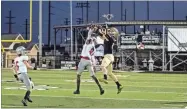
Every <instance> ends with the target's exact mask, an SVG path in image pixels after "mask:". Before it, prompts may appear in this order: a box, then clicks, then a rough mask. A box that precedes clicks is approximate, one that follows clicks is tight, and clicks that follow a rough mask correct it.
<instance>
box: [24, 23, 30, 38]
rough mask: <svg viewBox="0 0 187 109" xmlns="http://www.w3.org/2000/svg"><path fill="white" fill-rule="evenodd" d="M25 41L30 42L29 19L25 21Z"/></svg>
mask: <svg viewBox="0 0 187 109" xmlns="http://www.w3.org/2000/svg"><path fill="white" fill-rule="evenodd" d="M23 25H25V39H26V40H28V36H27V35H28V26H29V23H28V19H26V20H25V24H23Z"/></svg>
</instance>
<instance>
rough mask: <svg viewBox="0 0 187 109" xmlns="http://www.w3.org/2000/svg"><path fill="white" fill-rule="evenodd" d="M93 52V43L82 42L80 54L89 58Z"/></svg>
mask: <svg viewBox="0 0 187 109" xmlns="http://www.w3.org/2000/svg"><path fill="white" fill-rule="evenodd" d="M94 52H95V47H94V44H84V45H83V49H82V53H81V56H83V57H88V58H89V59H91V58H92V56H94Z"/></svg>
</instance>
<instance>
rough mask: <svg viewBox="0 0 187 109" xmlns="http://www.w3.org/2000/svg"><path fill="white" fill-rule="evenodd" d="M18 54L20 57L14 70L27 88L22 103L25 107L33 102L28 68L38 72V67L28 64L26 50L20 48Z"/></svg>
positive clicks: (17, 58) (16, 60)
mask: <svg viewBox="0 0 187 109" xmlns="http://www.w3.org/2000/svg"><path fill="white" fill-rule="evenodd" d="M16 53H17V55H18V57H16V59H15V65H14V67H13V69H14V70H15V74H17V79H18V80H22V81H23V83H24V84H25V86H26V88H27V92H26V93H25V96H24V99H23V100H22V101H21V102H22V103H23V105H24V106H27V101H29V102H32V100H31V98H30V93H31V81H30V79H29V76H28V74H27V68H29V69H33V70H37V69H36V67H32V66H31V65H29V63H28V56H27V55H26V52H25V48H24V47H23V46H20V47H18V48H17V49H16Z"/></svg>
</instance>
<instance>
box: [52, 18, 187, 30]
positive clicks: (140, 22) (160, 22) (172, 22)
mask: <svg viewBox="0 0 187 109" xmlns="http://www.w3.org/2000/svg"><path fill="white" fill-rule="evenodd" d="M94 24H96V25H106V24H108V25H110V26H123V25H124V26H126V25H129V26H131V25H180V26H181V25H183V26H184V25H187V21H186V20H134V21H117V22H115V21H113V22H112V21H111V22H103V23H94ZM90 25H92V24H80V25H72V28H78V27H87V26H90ZM59 28H71V25H62V26H61V25H60V26H54V27H53V29H59Z"/></svg>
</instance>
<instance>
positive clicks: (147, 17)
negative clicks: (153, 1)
mask: <svg viewBox="0 0 187 109" xmlns="http://www.w3.org/2000/svg"><path fill="white" fill-rule="evenodd" d="M147 20H149V1H147ZM147 29H148V30H149V25H147Z"/></svg>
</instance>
